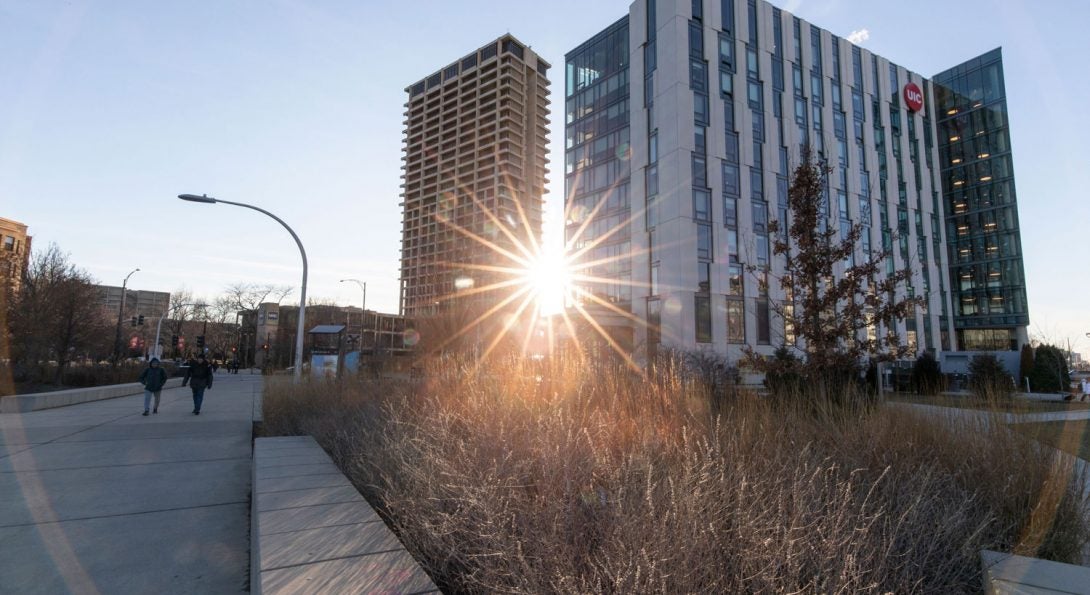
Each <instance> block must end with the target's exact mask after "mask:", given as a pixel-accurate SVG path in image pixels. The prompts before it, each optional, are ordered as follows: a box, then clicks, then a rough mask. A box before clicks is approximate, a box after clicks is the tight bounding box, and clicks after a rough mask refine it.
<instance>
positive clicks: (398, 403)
mask: <svg viewBox="0 0 1090 595" xmlns="http://www.w3.org/2000/svg"><path fill="white" fill-rule="evenodd" d="M670 369H671V370H673V371H672V372H671V371H668V370H667V369H666V366H663V367H662V368H661V369H660V370H659V372H658V373H656V374H654V375H651V376H648V377H645V376H642V375H640V374H638V373H635V372H633V371H631V370H630V369H628V368H625V367H623V365H616V366H604V365H597V364H595V365H590V364H589V363H587V362H583V361H580V360H579V359H578V358H576V357H572V358H570V359H562V358H560V359H554V360H550V361H548V362H546V363H544V364H538V365H534V366H531V365H529V364H527V363H524V362H521V361H517V360H507V361H504V362H497V363H488V364H483V365H478V364H477V363H475V362H473V361H470V360H467V359H456V358H440V359H437V360H434V361H431V362H429V363H428V364H427V369H426V380H424V381H422V382H419V383H411V382H408V381H404V382H389V381H387V382H377V383H370V382H360V383H356V382H345V383H342V384H335V383H328V382H327V383H321V382H314V383H310V384H304V385H301V386H295V385H292V384H290V383H289V382H287V381H284V380H274V379H270V380H268V381H267V383H266V388H265V393H264V395H265V396H264V422H265V423H264V425H265V431H266V432H267V433H269V434H272V435H277V434H311V435H313V436H315V437H316V438H317V439H318V441H319V442H320V443H321V444H322V446H323V447H324V448H325V449H326V450H327V451H329V452H330V453H331V455H332V456H333V458H334V459H335V461H336V462H337V464H338V465H339V466H340V467H341V469H342V470H344V471H345V473H346V474H347V475H348V476H349V477H350V478H351V480H352V481H353V483H354V484H355V485H356V486H357V487H358V488H359V489H360V490H361V491H362V492H363V493H364V494H365V495H366V496H367V498H368V500H369V501H370V502H371V503H372V504H373V505H374V506H375V507H376V508H377V509H378V510H379V512H380V513H381V514H382V515H384V516H385V517H386V518H387V519H388V522H389V524H390V525H391V526H392V527H393V528H394V529H395V531H397V533H398V534H399V536H400V537H401V539H402V541H403V542H404V544H405V545H406V547H407V548H409V550H410V551H411V552H412V553H413V554H414V555H415V556H416V558H417V559H418V560H419V561H420V562H421V563H422V565H423V566H424V567H425V568H426V569H427V571H428V572H429V573H430V574H431V576H432V577H433V578H434V579H435V580H436V582H437V584H439V586H440V587H442V588H443V589H444V591H446V592H510V593H585V592H612V593H646V592H662V593H689V592H702V593H716V592H717V593H740V592H741V593H754V592H823V593H831V592H842V593H843V592H853V593H854V592H875V593H878V592H895V593H960V592H968V593H973V592H980V591H981V590H982V587H983V585H982V581H981V568H980V561H979V554H978V553H979V550H980V549H981V548H989V549H996V550H1001V551H1010V552H1015V553H1018V554H1023V555H1029V556H1039V557H1045V558H1050V559H1054V560H1060V561H1065V562H1078V561H1079V560H1080V556H1081V548H1082V547H1083V545H1084V544H1085V543H1086V542H1087V539H1088V536H1087V526H1086V523H1085V517H1084V516H1083V515H1084V514H1085V513H1086V511H1087V499H1086V494H1085V492H1084V490H1085V487H1084V483H1083V479H1084V478H1083V477H1082V476H1081V475H1080V473H1079V472H1077V471H1076V470H1075V469H1074V468H1073V466H1072V464H1071V463H1069V462H1068V461H1066V460H1062V459H1058V458H1056V457H1055V456H1054V455H1052V454H1051V452H1050V451H1047V450H1046V449H1043V448H1041V447H1040V446H1038V445H1036V444H1035V443H1034V442H1032V441H1031V440H1027V439H1021V438H1019V437H1016V436H1012V435H1009V434H1007V433H1006V430H1005V429H1004V428H1003V427H1002V426H1001V424H994V423H977V422H974V421H972V418H970V417H968V416H951V417H949V418H935V417H931V416H929V415H928V414H926V413H920V412H915V411H911V410H906V409H903V408H894V407H884V408H878V409H874V410H871V411H870V412H869V413H868V414H866V415H848V414H844V413H843V412H842V411H843V410H830V411H829V412H827V414H826V415H823V416H815V415H814V414H813V411H812V410H811V409H810V408H808V407H803V406H796V407H791V406H789V405H787V404H785V403H784V402H782V401H779V400H766V399H762V398H760V397H755V396H752V395H747V394H739V395H738V396H737V398H734V399H729V400H727V401H726V402H725V403H724V405H723V406H722V407H720V408H718V411H717V412H716V411H713V410H712V408H711V407H710V406H709V404H708V403H707V400H706V394H707V393H706V391H705V389H703V388H702V387H700V386H698V384H697V383H696V382H695V381H694V380H693V379H692V378H691V377H688V376H686V375H685V373H684V372H682V370H684V366H683V365H681V364H680V363H679V364H678V365H675V366H673V367H672V368H670ZM838 411H840V412H838Z"/></svg>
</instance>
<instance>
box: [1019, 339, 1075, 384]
mask: <svg viewBox="0 0 1090 595" xmlns="http://www.w3.org/2000/svg"><path fill="white" fill-rule="evenodd" d="M1068 382H1070V381H1069V372H1068V369H1067V357H1066V356H1065V355H1064V352H1063V350H1062V349H1060V348H1059V347H1055V346H1053V345H1041V346H1040V347H1038V348H1037V350H1036V351H1035V353H1034V358H1033V369H1032V370H1031V371H1030V374H1029V384H1030V388H1031V389H1032V390H1033V392H1035V393H1058V392H1062V393H1066V392H1067V391H1068V390H1069V387H1068Z"/></svg>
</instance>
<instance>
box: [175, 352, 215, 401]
mask: <svg viewBox="0 0 1090 595" xmlns="http://www.w3.org/2000/svg"><path fill="white" fill-rule="evenodd" d="M214 378H215V374H214V373H213V372H212V366H211V365H209V363H208V360H207V359H205V357H204V354H203V353H200V354H198V355H197V360H196V361H192V362H189V368H187V369H186V371H185V378H182V386H185V385H186V384H188V385H189V388H190V389H191V390H192V391H193V415H200V414H201V403H203V402H204V391H205V390H211V389H212V380H213V379H214Z"/></svg>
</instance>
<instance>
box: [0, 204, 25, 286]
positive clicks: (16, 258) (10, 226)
mask: <svg viewBox="0 0 1090 595" xmlns="http://www.w3.org/2000/svg"><path fill="white" fill-rule="evenodd" d="M30 243H31V237H30V236H29V235H27V226H26V225H25V224H23V223H19V222H18V221H12V220H11V219H4V218H3V217H0V281H3V282H9V281H10V282H11V283H12V284H13V285H14V288H15V289H18V288H19V286H20V285H21V282H22V279H23V273H24V272H25V271H26V269H27V266H29V264H30Z"/></svg>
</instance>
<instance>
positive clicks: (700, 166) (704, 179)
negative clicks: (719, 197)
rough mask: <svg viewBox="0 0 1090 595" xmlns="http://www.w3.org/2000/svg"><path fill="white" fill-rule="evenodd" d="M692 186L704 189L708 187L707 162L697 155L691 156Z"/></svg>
mask: <svg viewBox="0 0 1090 595" xmlns="http://www.w3.org/2000/svg"><path fill="white" fill-rule="evenodd" d="M692 159H693V186H699V187H701V188H706V187H707V186H708V165H707V160H706V159H705V158H704V157H703V156H701V155H697V154H695V153H694V154H693V157H692Z"/></svg>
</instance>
